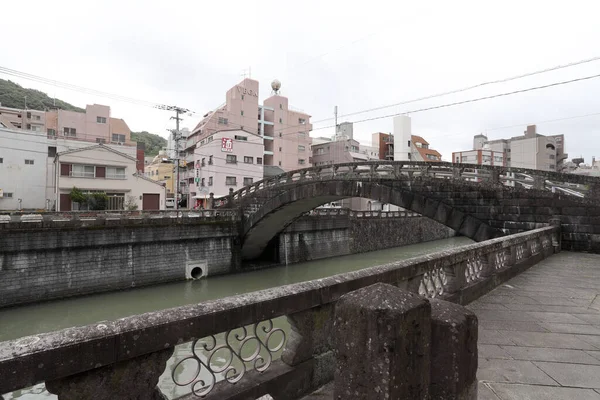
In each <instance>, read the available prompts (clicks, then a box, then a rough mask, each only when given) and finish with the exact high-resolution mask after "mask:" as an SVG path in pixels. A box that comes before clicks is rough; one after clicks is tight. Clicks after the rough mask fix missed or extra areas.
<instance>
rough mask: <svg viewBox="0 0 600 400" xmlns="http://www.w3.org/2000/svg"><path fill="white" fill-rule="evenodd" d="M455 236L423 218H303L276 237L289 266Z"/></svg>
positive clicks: (281, 258)
mask: <svg viewBox="0 0 600 400" xmlns="http://www.w3.org/2000/svg"><path fill="white" fill-rule="evenodd" d="M454 235H455V232H454V230H452V229H450V228H448V227H446V226H444V225H441V224H439V223H437V222H435V221H433V220H431V219H429V218H425V217H400V218H381V217H373V218H368V217H362V218H353V217H348V216H337V217H333V216H329V217H327V218H319V217H302V218H300V219H298V220H296V221H295V222H294V223H293V224H292V225H290V226H289V227H287V228H286V229H285V231H284V232H282V233H281V234H280V235H279V258H280V262H282V263H285V261H286V257H287V262H288V263H296V262H304V261H310V260H318V259H321V258H327V257H335V256H344V255H349V254H356V253H364V252H368V251H375V250H383V249H388V248H392V247H399V246H407V245H410V244H416V243H422V242H429V241H432V240H440V239H447V238H449V237H452V236H454ZM286 253H287V254H286Z"/></svg>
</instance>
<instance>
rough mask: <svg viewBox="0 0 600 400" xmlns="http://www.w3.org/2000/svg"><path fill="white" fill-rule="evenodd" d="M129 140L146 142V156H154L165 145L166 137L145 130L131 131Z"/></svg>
mask: <svg viewBox="0 0 600 400" xmlns="http://www.w3.org/2000/svg"><path fill="white" fill-rule="evenodd" d="M131 140H132V141H134V142H142V143H145V144H146V151H145V155H146V156H155V155H157V154H158V152H159V151H160V150H162V148H163V147H167V139H165V138H164V137H162V136H159V135H157V134H155V133H150V132H146V131H142V132H131Z"/></svg>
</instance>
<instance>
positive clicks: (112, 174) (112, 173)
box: [106, 167, 158, 179]
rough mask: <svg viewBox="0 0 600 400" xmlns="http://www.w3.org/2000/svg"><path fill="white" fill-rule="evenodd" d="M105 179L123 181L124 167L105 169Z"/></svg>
mask: <svg viewBox="0 0 600 400" xmlns="http://www.w3.org/2000/svg"><path fill="white" fill-rule="evenodd" d="M156 173H157V174H158V171H156ZM106 179H125V167H106Z"/></svg>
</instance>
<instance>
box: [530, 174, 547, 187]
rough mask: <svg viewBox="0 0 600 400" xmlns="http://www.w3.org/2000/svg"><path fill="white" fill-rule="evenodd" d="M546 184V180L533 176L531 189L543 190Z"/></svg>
mask: <svg viewBox="0 0 600 400" xmlns="http://www.w3.org/2000/svg"><path fill="white" fill-rule="evenodd" d="M545 184H546V178H545V177H543V176H540V175H534V176H533V188H534V189H537V190H544V185H545Z"/></svg>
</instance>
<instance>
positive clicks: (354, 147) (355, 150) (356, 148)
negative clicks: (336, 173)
mask: <svg viewBox="0 0 600 400" xmlns="http://www.w3.org/2000/svg"><path fill="white" fill-rule="evenodd" d="M350 151H352V152H354V153H358V146H352V147H351V148H350Z"/></svg>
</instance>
